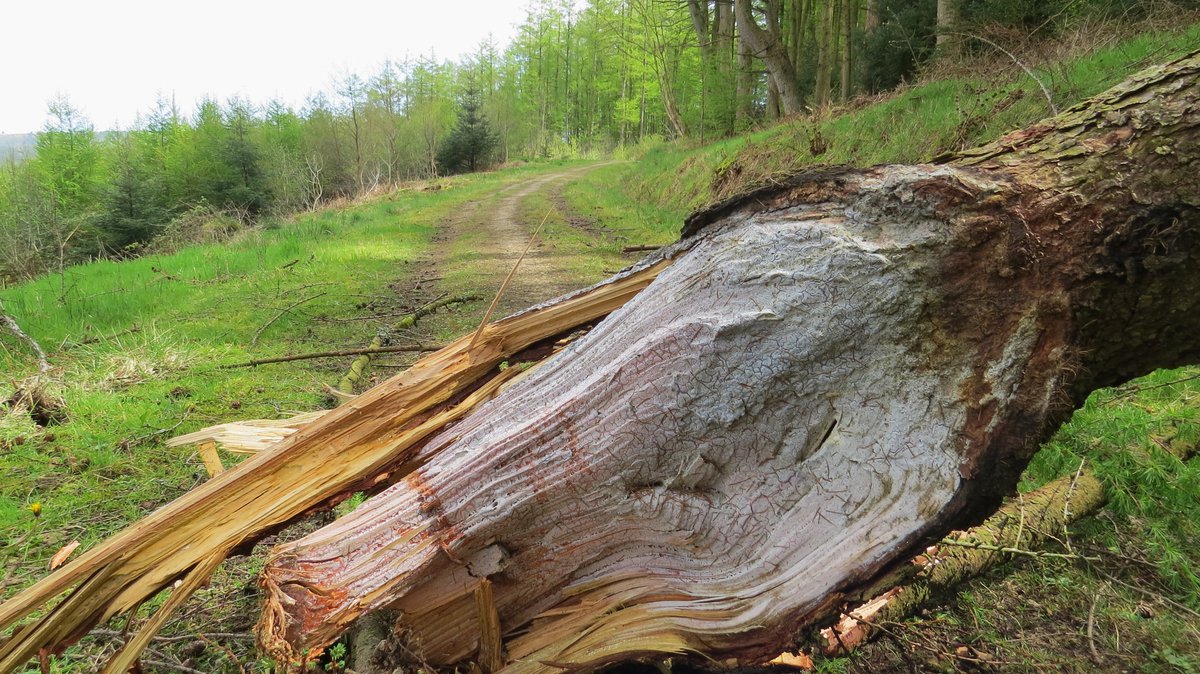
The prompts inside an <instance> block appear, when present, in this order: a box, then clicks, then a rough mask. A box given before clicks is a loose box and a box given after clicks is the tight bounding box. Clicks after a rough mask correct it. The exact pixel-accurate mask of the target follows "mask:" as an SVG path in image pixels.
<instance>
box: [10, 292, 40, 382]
mask: <svg viewBox="0 0 1200 674" xmlns="http://www.w3.org/2000/svg"><path fill="white" fill-rule="evenodd" d="M0 323H3V324H4V326H5V327H6V328H8V330H9V332H11V333H13V334H14V335H16V337H17V339H20V340H21V341H23V342H25V343H26V344H27V345H29V348H30V350H32V351H33V353H34V355H35V356H37V363H38V374H45V373H47V372H49V371H50V361H49V360H48V359H47V358H46V352H45V351H43V350H42V345H41V344H38V343H37V340H36V339H34V338H32V337H30V336H29V335H28V334H26V333H25V331H24V330H22V329H21V326H20V325H17V322H16V321H15V320H13V317H12V316H9V315H8V311H6V310H5V308H4V302H3V301H0Z"/></svg>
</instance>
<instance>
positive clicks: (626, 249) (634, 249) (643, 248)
mask: <svg viewBox="0 0 1200 674" xmlns="http://www.w3.org/2000/svg"><path fill="white" fill-rule="evenodd" d="M659 248H662V246H650V245H637V246H621V252H622V253H646V252H649V251H652V250H658V249H659Z"/></svg>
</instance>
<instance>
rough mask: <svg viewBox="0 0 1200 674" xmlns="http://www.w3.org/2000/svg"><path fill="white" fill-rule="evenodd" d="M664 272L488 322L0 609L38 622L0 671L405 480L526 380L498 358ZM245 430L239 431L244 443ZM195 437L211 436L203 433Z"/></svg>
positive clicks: (663, 263) (599, 312) (10, 617)
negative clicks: (433, 450) (455, 427)
mask: <svg viewBox="0 0 1200 674" xmlns="http://www.w3.org/2000/svg"><path fill="white" fill-rule="evenodd" d="M669 265H670V261H669V260H659V261H650V262H643V263H639V264H638V265H636V266H634V267H632V268H630V269H628V270H626V271H625V272H623V273H622V274H619V275H618V276H616V277H614V278H612V279H609V280H607V281H605V282H603V283H600V284H597V285H596V286H594V287H592V288H590V289H587V290H586V291H580V292H578V293H575V294H573V295H571V296H567V297H564V298H560V299H559V300H558V301H556V302H555V303H554V304H552V305H541V306H538V307H533V308H531V309H528V310H526V311H523V312H521V313H519V314H515V315H513V316H509V317H507V318H505V319H503V320H500V321H497V322H495V323H492V324H489V325H488V326H487V328H486V329H485V330H484V331H483V334H482V336H481V338H480V339H478V340H472V339H471V338H470V337H464V338H461V339H459V340H457V341H455V342H454V343H452V344H450V345H449V346H447V347H446V348H444V349H442V350H441V351H438V352H437V353H434V354H431V355H429V356H427V357H425V358H423V359H422V360H421V361H419V362H418V363H417V364H416V365H414V366H413V367H412V368H410V369H409V370H407V371H405V372H403V373H401V374H399V375H396V376H395V377H393V378H391V379H389V380H388V381H387V382H384V383H383V384H380V385H379V386H376V387H374V388H373V389H371V390H370V391H367V392H366V393H364V394H363V395H361V396H359V397H357V398H355V400H354V401H353V402H351V403H350V404H347V405H343V406H342V407H339V408H338V409H336V410H330V411H328V412H325V413H323V414H320V415H319V416H316V417H315V420H313V421H311V423H308V424H307V425H305V426H304V427H303V428H301V429H299V430H293V431H291V432H289V433H286V434H285V435H286V437H284V438H283V439H282V440H280V441H279V443H278V444H277V445H275V446H273V447H271V448H270V449H269V450H266V451H263V452H261V453H258V454H256V455H255V456H252V457H250V458H249V459H247V460H245V461H243V462H242V463H240V464H238V465H237V466H235V467H234V468H231V469H229V470H226V471H224V472H223V473H221V474H220V475H218V476H216V477H215V478H213V479H212V480H209V481H208V482H206V483H204V484H203V485H201V486H200V487H197V488H196V489H194V490H192V491H190V492H188V493H187V494H185V495H184V496H182V497H180V498H179V499H177V500H175V501H174V502H172V503H170V504H168V505H166V506H164V507H162V508H160V509H159V510H157V511H155V512H154V513H152V514H151V515H149V516H148V517H146V518H144V519H142V520H140V521H138V522H137V523H135V524H133V525H132V526H130V527H129V528H128V529H125V530H124V531H122V532H120V533H118V534H116V535H114V536H112V537H111V538H109V539H108V540H106V541H104V542H103V543H100V544H99V545H97V546H95V547H93V548H92V549H91V550H88V551H87V552H85V553H83V554H82V555H80V556H79V557H76V558H75V559H74V560H73V561H71V562H69V563H67V564H66V565H64V566H63V567H61V568H59V569H58V570H57V571H55V572H54V573H52V574H50V575H49V576H47V577H46V578H44V579H42V580H41V581H38V582H37V583H36V584H34V585H33V586H31V587H29V588H27V589H26V590H24V591H22V592H20V593H18V594H17V595H16V596H14V597H11V598H9V599H8V600H6V601H4V602H3V603H0V629H7V628H9V627H11V626H13V625H14V624H16V623H17V621H20V620H23V619H25V618H27V617H29V616H30V615H32V614H34V613H39V615H38V617H37V618H35V619H33V620H31V621H29V622H27V623H25V624H23V625H20V626H19V627H18V628H17V629H16V630H15V631H14V634H13V635H12V637H10V638H9V639H7V640H5V641H0V672H11V671H13V670H15V669H17V668H19V667H22V666H23V665H24V664H25V663H26V662H27V661H29V659H30V658H32V657H34V656H35V655H37V654H38V653H39V652H43V651H46V652H55V651H57V650H59V649H61V648H63V647H65V646H67V645H69V644H71V643H73V642H74V641H75V640H77V639H79V638H80V637H82V636H83V635H84V634H86V633H87V631H88V629H90V628H91V627H92V626H94V625H96V624H97V623H100V622H103V621H105V620H108V619H109V618H110V617H113V616H116V615H120V614H123V613H126V612H128V611H131V610H136V608H137V607H139V606H140V605H141V604H142V603H143V602H144V601H145V600H147V599H148V598H150V597H153V596H154V595H155V594H157V593H158V592H159V591H161V590H163V589H164V588H166V587H169V586H171V585H172V584H173V583H174V582H175V581H176V580H181V579H184V578H192V579H198V578H199V577H200V576H198V575H195V574H193V573H192V572H193V571H195V570H196V569H203V568H208V565H209V564H210V562H211V561H212V560H213V559H214V558H215V557H218V556H220V557H223V556H224V555H226V554H229V553H230V552H231V551H234V550H237V549H238V548H245V547H247V546H249V545H252V544H253V543H254V542H255V541H257V540H259V539H260V538H262V537H263V536H266V535H267V534H269V533H271V532H272V531H274V530H277V529H279V528H280V527H282V526H284V525H286V524H287V523H289V522H292V521H295V520H296V519H298V518H299V517H301V516H303V515H304V514H306V513H310V512H314V511H317V510H321V509H328V508H330V507H332V506H333V505H334V504H336V503H338V502H340V501H341V500H343V499H345V498H346V497H348V496H349V495H351V494H353V493H354V492H356V491H364V490H366V491H371V490H375V489H379V488H380V487H381V485H386V484H389V482H390V481H393V480H395V479H398V476H403V475H404V474H405V473H406V472H407V471H408V470H409V469H411V467H412V465H413V464H412V463H411V460H412V458H413V456H414V454H415V452H416V450H417V448H419V446H420V445H421V443H422V442H424V441H425V440H426V439H427V438H428V437H429V436H430V435H431V434H432V433H434V432H436V431H437V430H438V429H440V428H441V427H442V426H445V425H447V424H449V423H452V422H454V421H456V420H457V419H459V418H461V417H462V416H464V415H466V414H467V413H468V412H469V411H470V410H471V409H473V408H474V407H475V406H476V405H478V404H480V403H481V402H483V401H486V400H487V399H489V398H490V397H492V396H494V395H496V393H497V392H498V391H499V390H500V389H501V388H502V386H503V385H504V384H505V383H507V382H509V381H512V380H513V379H515V378H517V377H519V376H520V375H522V374H524V373H523V372H522V369H521V368H519V367H513V368H508V369H506V370H502V369H501V368H499V367H498V366H499V365H501V364H502V362H504V361H505V360H507V359H516V360H518V361H519V360H522V359H526V358H529V359H536V357H537V356H538V355H539V354H541V355H544V354H545V353H548V352H549V351H550V350H552V348H553V343H554V341H555V340H556V339H558V337H559V336H560V335H561V334H564V333H569V332H571V331H573V330H576V329H577V328H579V327H580V326H583V325H587V324H590V323H591V322H593V321H596V320H599V319H600V318H603V317H604V316H605V315H607V314H608V313H610V312H611V311H613V310H614V309H616V308H618V307H620V306H621V305H622V304H624V303H625V302H627V301H628V300H629V298H631V297H633V296H634V295H636V294H637V293H638V292H640V291H641V290H642V289H643V288H645V287H646V286H647V285H648V284H649V283H650V282H651V281H652V280H653V279H654V278H655V277H656V276H657V275H658V274H659V273H660V272H661V271H662V270H663V269H665V268H667V267H668V266H669ZM284 423H286V422H284ZM278 425H280V426H282V425H283V424H278ZM249 430H250V429H245V428H244V429H240V432H239V435H245V434H247V433H248V432H249ZM263 430H265V431H267V432H269V433H278V432H279V429H278V428H266V429H263ZM194 435H195V439H196V440H204V439H211V438H208V434H207V433H205V432H201V433H198V434H194ZM217 439H220V438H217ZM200 575H204V574H200ZM198 584H199V583H198V582H197V583H194V584H187V583H185V584H184V585H182V586H180V587H179V588H177V589H175V590H173V593H172V597H171V598H170V600H169V601H168V603H166V604H164V607H170V608H172V609H174V608H175V607H177V606H178V605H179V602H178V601H175V595H174V593H176V592H190V591H191V589H194V587H196V586H197V585H198ZM64 593H66V596H65V597H64V598H62V600H61V601H58V602H57V603H56V601H55V600H56V599H58V598H59V597H60V596H61V595H63V594H64ZM123 653H128V651H123ZM123 657H124V656H123Z"/></svg>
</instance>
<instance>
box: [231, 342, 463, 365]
mask: <svg viewBox="0 0 1200 674" xmlns="http://www.w3.org/2000/svg"><path fill="white" fill-rule="evenodd" d="M444 348H445V345H444V344H411V345H402V346H378V347H374V348H372V347H367V348H362V349H342V350H341V351H318V352H316V353H299V354H292V355H287V356H276V357H274V358H255V359H254V360H248V361H246V362H244V363H231V364H228V365H221V366H220V367H219V369H222V370H229V369H233V368H235V367H257V366H259V365H269V364H271V363H289V362H291V361H294V360H312V359H314V358H340V357H342V356H358V355H361V354H364V353H406V352H430V351H440V350H441V349H444Z"/></svg>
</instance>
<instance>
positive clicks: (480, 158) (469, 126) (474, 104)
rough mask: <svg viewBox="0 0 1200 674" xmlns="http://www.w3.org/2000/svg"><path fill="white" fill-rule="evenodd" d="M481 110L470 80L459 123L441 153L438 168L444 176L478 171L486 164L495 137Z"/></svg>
mask: <svg viewBox="0 0 1200 674" xmlns="http://www.w3.org/2000/svg"><path fill="white" fill-rule="evenodd" d="M482 108H483V103H482V100H481V96H480V92H479V89H478V88H477V87H476V85H475V82H474V79H473V78H472V79H468V80H467V88H466V89H465V90H464V91H463V95H462V98H461V99H460V101H459V111H458V120H457V121H456V122H455V124H454V129H453V130H451V131H450V134H449V135H447V136H446V139H445V140H444V141H442V146H441V149H440V150H439V151H438V166H440V167H441V170H442V172H443V173H464V172H470V171H478V170H479V169H482V168H484V167H485V166H486V165H487V163H488V161H489V160H490V158H491V154H492V149H493V148H494V147H495V146H496V135H495V134H494V133H492V127H491V125H490V124H488V120H487V117H485V116H484V115H483V110H482Z"/></svg>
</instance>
